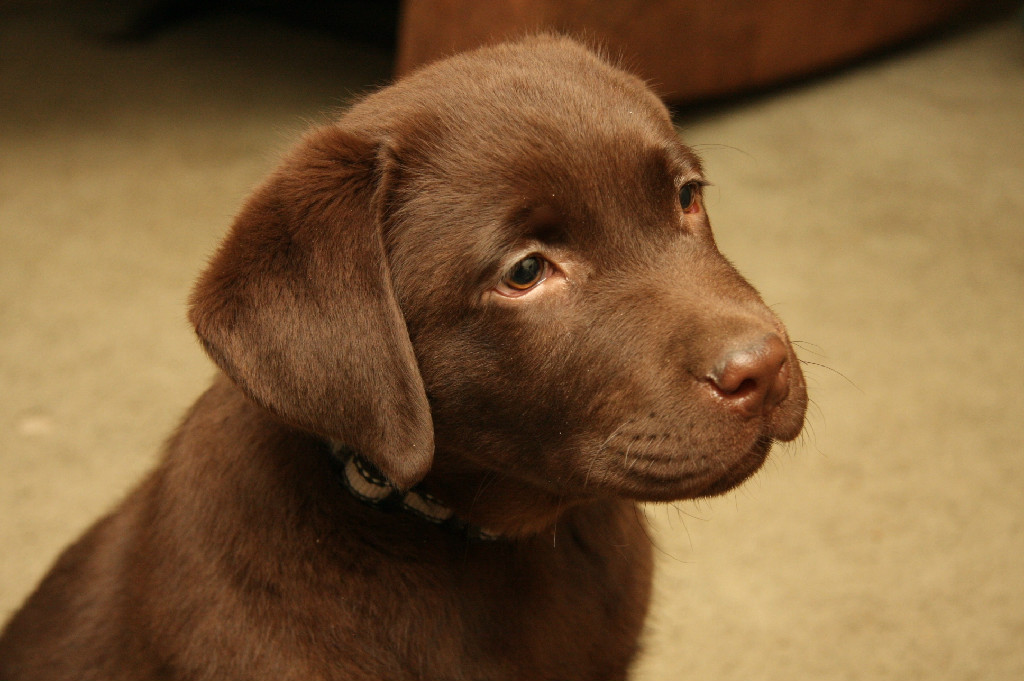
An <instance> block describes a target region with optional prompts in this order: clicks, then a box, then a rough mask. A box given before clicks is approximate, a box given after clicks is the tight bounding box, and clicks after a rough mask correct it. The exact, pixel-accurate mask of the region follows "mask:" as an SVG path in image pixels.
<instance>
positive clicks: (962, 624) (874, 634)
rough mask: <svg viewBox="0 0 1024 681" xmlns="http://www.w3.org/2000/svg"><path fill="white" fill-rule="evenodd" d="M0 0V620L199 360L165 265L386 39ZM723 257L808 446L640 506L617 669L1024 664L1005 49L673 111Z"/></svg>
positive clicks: (1021, 321) (184, 262) (966, 668)
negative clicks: (371, 41) (741, 483)
mask: <svg viewBox="0 0 1024 681" xmlns="http://www.w3.org/2000/svg"><path fill="white" fill-rule="evenodd" d="M3 7H4V9H0V617H5V616H6V614H7V613H9V612H10V611H11V610H12V609H13V608H14V607H15V606H16V605H17V604H18V603H19V601H20V600H21V599H22V598H23V597H24V596H25V594H26V592H27V591H28V590H29V589H30V588H31V587H32V586H33V584H34V583H35V582H36V581H37V579H38V578H39V577H40V576H41V574H42V573H43V571H44V570H45V569H46V567H47V566H48V564H49V563H50V561H51V560H52V559H53V558H54V556H55V555H56V553H57V551H58V550H59V549H60V548H61V546H63V545H64V544H65V543H66V542H68V541H69V540H71V539H72V538H73V537H74V536H75V535H77V534H78V533H79V532H80V531H81V530H82V529H83V528H84V527H85V526H86V525H87V524H88V523H90V522H91V521H92V520H93V519H94V518H95V517H96V516H97V515H98V514H100V513H101V512H103V511H104V510H105V509H107V508H108V507H110V505H111V504H113V503H114V502H115V501H116V500H117V499H118V498H119V497H120V496H121V495H122V494H123V493H124V492H125V490H126V489H127V488H128V487H129V486H130V485H131V484H132V482H133V481H135V480H137V479H138V477H139V476H140V475H141V474H142V473H143V472H144V471H145V470H146V469H147V468H148V467H149V466H151V465H152V463H153V461H154V457H155V454H156V452H157V450H158V448H159V446H160V444H161V441H162V440H163V438H164V437H165V436H166V435H167V434H168V433H169V432H170V430H171V429H172V428H173V426H174V425H175V423H176V421H177V420H178V418H179V417H180V415H181V414H182V412H183V410H184V409H185V408H186V407H187V406H188V404H189V403H190V402H191V400H192V399H193V398H194V397H195V396H197V395H198V393H199V392H200V391H201V390H202V389H203V387H204V385H205V384H206V382H207V381H208V379H209V377H210V376H211V375H212V372H213V369H212V366H211V365H210V364H209V363H208V361H207V360H206V359H205V358H204V356H203V355H202V353H201V351H200V349H199V347H198V345H197V343H196V342H195V341H194V340H193V338H192V336H191V332H190V330H189V328H188V326H187V324H186V322H185V317H184V309H185V306H184V301H185V297H186V295H187V291H188V288H189V285H190V282H191V280H192V278H193V276H194V275H195V274H196V272H197V271H198V270H199V268H200V267H201V266H202V264H203V262H204V259H205V258H206V256H207V255H208V254H209V253H210V252H211V249H212V248H213V246H214V244H215V243H216V241H217V239H218V237H219V235H220V234H221V233H222V231H223V230H224V229H225V228H226V226H227V224H228V221H229V219H230V217H231V215H232V214H233V213H234V211H235V210H236V209H237V207H238V206H239V203H240V202H241V200H242V199H243V197H244V196H245V195H246V192H247V191H248V189H249V188H250V187H251V186H252V185H253V184H254V183H255V182H256V181H257V180H258V179H259V178H260V177H261V176H262V175H263V174H264V173H265V172H266V171H267V170H268V169H269V168H270V167H271V166H272V164H273V162H274V159H275V157H276V156H277V154H278V153H279V152H280V151H281V150H282V149H283V148H284V147H286V146H287V144H288V141H289V140H290V139H292V138H293V136H294V134H295V132H296V131H297V130H299V129H301V128H302V127H303V126H304V125H305V123H306V122H307V121H309V120H311V119H315V118H317V117H318V116H319V115H320V112H323V111H325V110H328V109H330V108H331V107H333V106H336V105H338V104H340V103H342V102H343V100H344V99H345V98H346V97H348V96H349V95H350V93H352V92H354V91H359V90H362V89H364V88H366V87H367V86H369V85H372V84H375V83H379V82H381V81H383V80H384V79H385V78H386V76H387V73H388V57H387V55H385V54H381V53H378V52H374V51H372V50H369V49H367V48H363V47H355V46H345V45H339V44H336V43H334V42H332V41H331V40H329V39H327V38H324V37H322V36H317V35H310V34H305V33H302V32H300V31H297V30H290V29H283V28H280V27H275V26H272V25H269V24H264V23H258V22H253V21H240V20H229V19H223V20H208V21H204V22H200V23H198V24H191V25H187V26H184V27H182V28H179V29H175V30H172V31H169V32H167V33H166V34H163V35H162V36H160V37H159V38H158V39H157V40H156V41H155V42H153V43H150V44H145V45H140V46H120V47H113V46H106V45H104V44H103V43H100V42H97V41H96V40H94V39H92V38H90V37H89V35H88V33H87V32H86V31H84V29H86V28H90V27H95V26H96V25H97V23H102V22H97V18H96V17H95V16H92V15H89V14H87V13H82V11H81V10H80V11H79V14H68V13H67V12H66V11H65V10H58V8H57V6H56V5H54V4H51V3H45V2H23V3H14V4H11V3H8V4H7V5H5V6H3ZM684 121H685V125H684V128H685V135H686V137H687V139H688V140H689V141H691V142H692V143H694V144H696V145H698V146H699V148H700V150H701V151H702V153H703V154H704V156H705V158H706V160H707V165H708V168H709V171H710V174H711V179H712V180H713V181H714V182H715V185H716V186H715V187H714V188H713V189H712V190H711V194H710V208H711V211H712V215H713V218H714V220H715V224H716V228H717V232H718V236H719V240H720V243H721V245H722V247H723V250H725V251H726V252H727V253H728V254H729V255H730V256H731V257H732V258H733V259H734V260H735V262H736V263H737V264H738V265H739V267H740V268H741V270H743V271H744V272H745V273H746V274H747V275H748V276H749V277H750V278H751V279H752V280H753V281H754V282H755V283H757V284H758V285H759V286H760V288H761V289H762V291H763V292H764V294H765V297H766V299H767V300H768V301H769V302H770V303H771V304H773V305H774V306H775V307H776V308H777V309H778V311H779V312H780V314H781V315H782V316H783V317H784V318H785V319H786V320H787V322H788V323H789V325H790V329H791V331H792V333H793V335H794V337H796V338H798V339H800V340H801V341H804V343H805V344H803V345H802V347H803V357H804V359H805V360H807V361H808V362H811V363H814V364H810V365H809V366H808V367H807V374H808V376H809V380H810V385H811V389H812V391H813V393H812V397H813V400H814V406H813V409H812V412H811V416H810V424H809V428H808V431H807V435H806V437H804V438H803V439H802V441H801V442H800V443H798V444H796V445H793V446H790V447H787V448H784V449H782V450H780V451H778V452H777V454H776V455H775V456H774V457H773V459H772V462H771V463H770V464H769V465H768V466H767V468H766V470H765V471H764V472H763V473H761V474H760V475H758V476H757V477H756V478H755V479H754V480H753V481H752V482H751V483H749V484H748V485H746V486H745V487H744V488H742V489H741V490H739V491H737V492H734V493H733V494H731V495H729V496H727V497H725V498H722V499H717V500H714V501H710V502H703V503H698V504H693V503H685V504H679V505H677V506H676V507H674V508H673V507H652V508H651V509H650V511H649V515H650V517H651V520H652V521H653V522H654V524H655V526H656V527H655V533H654V535H655V539H656V541H657V543H658V545H659V547H660V555H661V560H660V563H659V566H658V568H659V572H658V577H657V592H656V598H655V603H654V612H653V616H652V619H651V626H650V634H649V637H648V647H647V652H646V654H645V655H644V657H643V658H642V660H641V661H640V662H639V665H638V669H637V678H639V679H643V680H650V681H653V680H664V681H676V680H678V679H702V680H703V679H706V680H712V679H713V680H732V679H735V680H748V679H786V680H789V679H808V680H810V679H813V680H815V681H821V680H832V679H872V680H881V679H914V680H917V679H950V680H954V679H955V680H962V679H986V680H1002V679H1005V680H1008V681H1009V680H1014V681H1017V680H1019V679H1022V678H1024V566H1022V558H1024V407H1022V405H1024V37H1022V31H1021V30H1020V29H1019V27H1018V26H1015V25H1013V24H1009V23H1007V24H1000V25H993V26H989V27H982V28H979V29H974V30H971V31H969V32H967V33H965V34H962V35H959V36H955V37H952V38H947V39H945V40H943V41H941V42H939V43H933V44H928V45H924V46H920V47H917V48H915V49H913V50H910V51H908V52H905V53H903V54H900V55H897V56H894V57H891V58H889V59H885V60H881V61H877V62H874V63H871V64H868V65H865V66H862V67H860V68H857V69H854V70H851V71H848V72H846V73H843V74H840V75H838V76H836V77H834V78H830V79H825V80H821V81H817V82H815V83H812V84H809V85H805V86H802V87H799V88H795V89H791V90H789V91H786V92H783V93H778V94H776V95H773V96H771V97H767V98H761V99H758V100H755V101H753V102H747V103H743V104H737V105H733V106H730V107H726V108H724V109H719V110H716V111H714V112H703V113H698V114H696V115H693V116H690V117H688V118H684Z"/></svg>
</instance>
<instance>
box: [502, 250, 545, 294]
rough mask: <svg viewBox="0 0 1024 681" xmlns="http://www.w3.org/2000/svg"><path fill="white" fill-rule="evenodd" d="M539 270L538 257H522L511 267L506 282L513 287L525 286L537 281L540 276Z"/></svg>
mask: <svg viewBox="0 0 1024 681" xmlns="http://www.w3.org/2000/svg"><path fill="white" fill-rule="evenodd" d="M540 272H541V263H540V258H536V257H532V256H531V257H529V258H523V259H522V260H520V261H519V262H518V263H516V266H515V269H513V270H512V274H511V275H509V278H508V283H509V284H510V285H512V286H513V287H515V288H527V287H529V286H530V285H531V284H533V283H534V282H536V281H537V278H538V277H539V276H540Z"/></svg>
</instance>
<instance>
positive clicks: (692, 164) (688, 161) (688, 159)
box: [665, 142, 704, 178]
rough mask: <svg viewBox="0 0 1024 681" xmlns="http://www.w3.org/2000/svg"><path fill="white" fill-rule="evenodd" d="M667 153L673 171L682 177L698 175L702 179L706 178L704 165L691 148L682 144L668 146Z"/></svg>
mask: <svg viewBox="0 0 1024 681" xmlns="http://www.w3.org/2000/svg"><path fill="white" fill-rule="evenodd" d="M665 152H666V154H667V155H668V158H669V162H670V163H671V165H672V167H673V169H674V170H676V171H677V172H678V173H679V174H680V175H694V174H696V175H699V176H701V177H702V178H703V177H704V164H703V163H702V162H701V160H700V156H698V155H697V152H695V151H694V150H693V149H691V148H690V147H688V146H686V145H685V144H683V143H682V142H677V143H676V144H670V145H668V147H667V148H666V149H665Z"/></svg>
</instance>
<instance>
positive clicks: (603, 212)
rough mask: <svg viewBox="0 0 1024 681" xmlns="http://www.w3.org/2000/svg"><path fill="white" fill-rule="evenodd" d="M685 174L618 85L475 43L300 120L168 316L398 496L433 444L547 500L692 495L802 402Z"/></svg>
mask: <svg viewBox="0 0 1024 681" xmlns="http://www.w3.org/2000/svg"><path fill="white" fill-rule="evenodd" d="M702 183H703V175H702V170H701V167H700V163H699V161H698V159H697V157H696V156H695V155H694V153H693V152H692V151H691V150H690V149H688V148H687V147H685V146H684V145H682V144H681V143H680V142H679V140H678V139H677V137H676V134H675V131H674V129H673V127H672V124H671V120H670V118H669V116H668V113H667V112H666V110H665V108H664V107H663V105H662V104H661V103H660V102H659V101H658V100H657V98H656V97H655V96H654V95H653V94H651V93H650V92H649V91H648V90H647V89H646V88H645V87H644V86H643V84H642V83H641V82H640V81H639V80H637V79H636V78H634V77H632V76H630V75H628V74H626V73H625V72H623V71H620V70H618V69H616V68H613V67H611V66H609V65H608V64H607V63H606V62H604V61H603V60H601V59H600V58H598V57H597V56H595V55H594V54H593V53H591V52H589V51H588V50H586V49H584V48H582V47H580V46H579V45H578V44H576V43H573V42H571V41H568V40H565V39H558V38H536V39H531V40H528V41H525V42H522V43H518V44H514V45H505V46H499V47H496V48H488V49H483V50H479V51H476V52H472V53H468V54H465V55H462V56H458V57H455V58H452V59H449V60H446V61H444V62H440V63H437V64H435V65H433V66H430V67H428V68H426V69H423V70H421V71H419V72H417V73H416V74H413V75H412V76H411V77H409V78H407V79H405V80H403V81H401V82H399V83H398V84H396V85H393V86H391V87H389V88H386V89H384V90H382V91H380V92H378V93H376V94H374V95H372V96H370V97H368V98H367V99H365V100H363V101H362V102H360V103H359V104H358V105H356V106H355V107H354V108H353V109H352V110H350V111H349V112H348V113H347V114H346V115H345V116H344V117H343V118H342V119H341V120H340V121H339V122H338V123H337V124H335V125H332V126H328V127H326V128H322V129H320V130H317V131H314V132H313V133H312V134H310V135H309V136H308V137H307V138H306V139H305V140H304V142H303V143H302V144H301V145H300V146H299V148H298V150H297V151H296V152H295V153H294V154H293V155H292V156H291V157H290V158H289V159H287V160H286V162H285V164H284V165H283V167H282V169H281V170H279V171H278V173H277V174H275V176H274V177H272V178H271V179H270V181H269V182H268V183H267V184H266V185H265V186H264V187H263V188H261V189H260V190H259V191H257V193H256V194H255V196H254V197H253V198H252V199H251V200H250V203H249V205H248V206H247V207H246V208H245V210H243V212H242V214H241V215H240V217H239V218H238V220H237V222H236V224H235V226H234V229H233V230H232V233H231V234H230V235H229V237H228V239H227V241H226V242H225V244H224V245H223V246H222V248H221V251H220V252H219V253H218V255H217V256H216V257H215V259H214V261H213V263H212V264H211V266H210V268H209V269H208V270H207V272H206V273H205V274H204V276H203V277H202V279H201V280H200V282H199V284H198V286H197V288H196V291H195V294H194V297H193V305H192V313H191V314H192V320H193V322H194V324H195V326H196V329H197V331H198V333H199V335H200V338H201V339H202V340H203V342H204V344H205V345H206V347H207V349H208V351H209V352H210V354H211V355H212V356H213V357H214V359H215V360H216V361H217V362H218V363H219V364H220V365H221V366H222V367H223V368H224V370H225V371H226V372H227V373H228V374H229V375H230V376H231V377H232V378H233V379H234V380H235V381H236V382H237V383H238V384H239V385H240V386H241V387H242V388H243V389H244V390H246V391H247V392H248V393H249V394H250V395H251V396H252V397H253V398H254V399H255V400H256V401H258V402H260V403H261V404H263V405H265V406H266V407H267V408H268V409H270V410H271V411H273V412H275V413H276V414H278V415H279V416H281V417H282V418H284V419H285V420H287V421H289V422H291V423H293V424H294V425H296V426H298V427H301V428H305V429H308V430H310V431H312V432H315V433H319V434H321V435H324V436H326V437H329V438H331V439H333V440H336V441H338V442H342V443H345V444H349V445H351V446H353V447H354V448H356V449H357V450H359V451H361V452H362V453H363V454H364V455H366V456H368V457H369V458H371V460H373V461H374V462H375V463H376V464H377V465H378V466H379V467H380V468H381V469H382V470H383V471H384V472H385V473H386V474H387V475H388V476H389V477H391V478H392V479H393V480H394V481H396V482H397V483H399V484H401V485H410V484H413V483H414V482H416V481H417V480H418V479H420V478H421V477H422V476H423V475H424V474H425V473H426V472H427V470H428V469H429V467H430V465H431V457H432V452H433V447H432V445H433V436H434V434H435V433H436V438H437V450H438V452H437V455H438V456H439V457H444V460H445V463H446V466H447V467H448V468H449V469H451V468H453V467H454V468H458V466H459V465H462V464H464V465H471V466H474V467H476V468H478V469H482V470H490V471H494V472H495V473H498V474H500V475H502V476H508V477H510V478H514V479H516V480H519V481H522V482H523V483H525V484H527V485H532V486H535V487H536V488H538V489H542V490H546V491H548V492H550V493H552V494H557V495H558V496H569V497H571V496H574V495H575V496H579V497H581V498H582V497H585V496H593V495H622V496H630V497H633V498H638V499H670V498H681V497H688V496H699V495H705V494H713V493H717V492H720V491H723V490H725V489H728V488H729V487H731V486H733V485H735V484H737V483H738V482H740V481H741V480H742V479H744V478H745V477H747V476H748V475H749V474H750V473H752V472H753V471H754V470H756V468H757V467H758V466H760V464H761V462H762V461H763V460H764V457H765V456H766V455H767V451H768V448H769V446H770V444H771V442H772V440H774V439H789V438H792V437H795V436H796V434H797V433H798V432H799V430H800V426H801V424H802V420H803V412H804V406H805V403H806V393H805V390H804V387H803V381H802V377H801V375H800V370H799V366H798V364H797V361H796V357H795V355H793V352H792V349H791V348H790V346H789V343H788V339H787V338H786V335H785V331H784V329H783V327H782V325H781V323H779V321H778V320H777V319H776V318H775V317H774V315H772V313H771V312H770V311H769V310H768V309H767V308H766V307H765V306H764V304H763V303H762V302H761V300H760V298H759V297H758V296H757V294H756V292H755V291H754V290H753V289H752V288H751V287H750V286H749V284H747V283H746V282H745V281H744V280H743V279H742V277H740V275H739V274H738V273H736V271H735V270H734V269H733V268H732V266H731V265H730V264H729V263H728V262H727V261H726V260H725V259H724V258H723V257H722V255H721V254H720V253H719V252H718V250H717V248H716V246H715V243H714V240H713V237H712V235H711V230H710V224H709V222H708V219H707V215H706V213H705V211H704V207H703V204H702V200H701V196H700V189H701V187H702ZM780 348H781V349H780ZM766 354H767V355H771V356H772V357H774V358H775V359H773V360H772V362H771V363H773V366H775V370H773V371H769V372H767V374H770V375H769V376H768V378H767V379H765V378H764V377H763V376H762V374H765V372H764V371H761V369H762V368H763V365H764V364H765V362H764V361H762V360H763V357H762V356H763V355H766ZM780 358H781V359H780ZM750 366H756V367H758V369H757V370H756V371H754V370H748V367H750ZM780 367H782V368H780ZM755 374H757V378H756V380H754V379H751V377H752V376H754V375H755ZM767 374H765V375H767ZM748 379H750V380H748ZM766 380H767V382H768V384H770V389H765V388H764V384H765V381H766ZM743 386H746V387H743ZM752 386H753V387H752ZM734 388H735V389H734ZM750 394H753V395H754V397H755V399H753V400H750V399H746V398H747V397H748V396H749V395H750ZM427 395H429V396H430V399H429V401H428V399H427ZM751 405H753V406H751Z"/></svg>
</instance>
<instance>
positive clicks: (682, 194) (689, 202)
mask: <svg viewBox="0 0 1024 681" xmlns="http://www.w3.org/2000/svg"><path fill="white" fill-rule="evenodd" d="M695 198H696V191H694V185H693V183H692V182H687V183H686V184H684V185H683V186H682V188H680V190H679V205H680V206H682V207H683V210H689V209H690V208H692V207H693V201H694V199H695Z"/></svg>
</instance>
